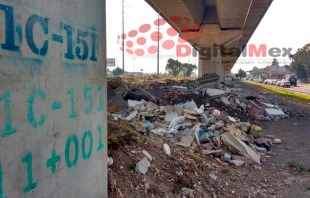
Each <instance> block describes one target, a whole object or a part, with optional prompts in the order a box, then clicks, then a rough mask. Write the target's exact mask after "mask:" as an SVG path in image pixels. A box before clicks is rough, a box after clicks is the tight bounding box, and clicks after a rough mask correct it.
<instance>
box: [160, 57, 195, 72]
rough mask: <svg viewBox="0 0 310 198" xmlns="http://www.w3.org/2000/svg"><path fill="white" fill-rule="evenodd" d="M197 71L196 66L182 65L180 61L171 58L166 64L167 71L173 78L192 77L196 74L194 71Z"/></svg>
mask: <svg viewBox="0 0 310 198" xmlns="http://www.w3.org/2000/svg"><path fill="white" fill-rule="evenodd" d="M195 69H197V66H196V65H193V64H189V63H181V62H179V61H178V60H174V59H172V58H169V59H168V61H167V64H166V71H167V72H168V74H169V75H172V76H179V75H182V76H187V77H190V76H191V75H192V74H194V70H195Z"/></svg>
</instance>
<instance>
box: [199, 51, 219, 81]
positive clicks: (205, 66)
mask: <svg viewBox="0 0 310 198" xmlns="http://www.w3.org/2000/svg"><path fill="white" fill-rule="evenodd" d="M213 50H216V52H214V53H210V54H207V55H204V56H202V55H201V54H199V64H198V77H201V76H202V75H203V74H212V73H216V74H218V75H220V74H221V73H222V70H223V67H222V64H221V50H220V48H215V49H213ZM220 76H221V75H220Z"/></svg>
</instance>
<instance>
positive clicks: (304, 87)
mask: <svg viewBox="0 0 310 198" xmlns="http://www.w3.org/2000/svg"><path fill="white" fill-rule="evenodd" d="M249 82H251V83H257V82H252V81H249ZM257 84H263V83H257ZM263 85H267V86H271V87H276V88H280V89H286V90H288V91H293V92H298V93H303V94H307V95H310V84H304V83H297V86H296V87H294V86H291V87H290V88H284V87H280V86H275V85H268V84H263Z"/></svg>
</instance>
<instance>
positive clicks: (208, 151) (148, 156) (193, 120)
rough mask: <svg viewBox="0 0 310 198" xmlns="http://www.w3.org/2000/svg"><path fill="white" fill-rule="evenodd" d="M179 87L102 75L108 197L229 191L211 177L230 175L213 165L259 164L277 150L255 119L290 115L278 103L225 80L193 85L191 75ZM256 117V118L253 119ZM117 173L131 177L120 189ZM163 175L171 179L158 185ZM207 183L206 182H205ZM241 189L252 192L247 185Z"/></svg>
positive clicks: (193, 194) (264, 161) (256, 165)
mask: <svg viewBox="0 0 310 198" xmlns="http://www.w3.org/2000/svg"><path fill="white" fill-rule="evenodd" d="M183 85H184V82H183V83H182V84H177V83H175V82H171V81H169V82H154V81H153V82H149V83H145V84H144V86H139V85H135V86H132V85H131V84H129V83H126V82H124V81H123V80H122V79H120V78H112V79H109V80H108V86H109V87H108V104H109V107H108V112H109V113H108V118H109V120H108V125H109V129H108V130H109V131H108V134H109V136H108V147H109V150H108V154H109V157H108V165H109V167H110V168H109V179H110V181H109V191H110V192H112V194H113V193H114V194H113V196H115V197H123V195H122V193H131V194H135V195H137V196H147V195H148V194H150V193H151V194H154V195H158V196H160V197H164V196H165V193H164V192H171V193H172V194H170V196H171V195H176V194H178V195H180V194H182V195H185V196H189V197H193V196H194V197H205V196H204V195H203V194H204V193H207V194H209V195H213V196H212V197H217V196H221V197H227V195H228V194H227V193H232V194H235V190H232V191H225V189H226V187H225V188H224V187H223V188H224V189H220V190H219V191H217V190H216V189H217V188H220V186H218V185H214V184H213V183H212V182H214V181H216V182H219V178H221V179H223V181H221V182H224V183H225V184H226V185H228V182H227V179H226V180H225V177H231V176H232V177H233V176H234V173H233V172H230V173H229V174H227V173H226V172H228V170H226V169H223V170H220V168H219V167H229V166H232V167H244V166H245V167H247V166H249V167H254V168H255V169H260V166H259V165H262V164H264V163H266V161H267V160H266V159H268V158H269V157H271V156H273V155H275V153H274V152H273V151H272V147H274V146H275V144H280V143H281V140H280V139H278V138H276V137H274V136H273V135H271V134H264V133H263V129H262V128H261V127H260V126H257V125H259V124H257V123H259V122H257V120H275V121H276V120H279V119H287V118H289V117H290V115H289V114H286V113H284V112H283V111H282V110H281V109H280V108H279V106H278V105H277V104H271V103H269V102H270V100H269V99H268V98H265V97H264V96H263V95H261V94H257V93H256V94H254V93H245V92H244V91H242V90H241V89H238V88H234V87H233V86H231V85H229V86H227V84H226V85H225V86H224V87H223V88H222V89H210V88H202V87H198V86H196V84H195V83H194V82H193V81H186V82H185V85H187V87H185V86H183ZM228 87H230V88H228ZM163 95H166V96H167V97H162V96H163ZM282 112H283V113H282ZM254 120H256V124H253V123H251V122H252V121H254ZM120 145H122V146H121V147H119V146H120ZM115 146H118V147H119V150H115V149H114V148H115ZM116 156H117V160H116V159H115V157H116ZM207 159H211V163H209V162H208V161H207ZM128 164H130V165H129V166H128ZM111 167H113V168H111ZM221 171H223V172H225V176H224V175H223V174H222V173H221ZM137 173H138V174H137ZM236 174H237V175H239V173H236ZM139 175H141V176H139ZM117 177H120V178H123V177H130V178H129V180H130V182H128V185H126V186H124V187H123V188H122V187H121V186H123V185H120V184H117V182H116V181H118V182H120V180H121V179H120V178H118V180H117ZM238 177H239V176H238ZM273 177H274V176H273ZM151 178H153V179H152V181H151ZM155 178H156V179H155ZM168 178H169V179H168ZM194 178H195V179H194ZM202 178H205V179H202ZM139 179H141V180H142V181H141V182H138V180H139ZM167 179H168V180H167ZM249 179H251V178H249ZM256 179H257V178H256ZM166 180H167V182H168V183H169V184H170V183H171V185H167V184H165V183H163V181H166ZM243 180H244V179H243ZM273 180H275V181H276V178H272V177H271V178H269V180H268V181H270V182H272V181H273ZM242 182H245V183H246V182H254V181H250V180H244V181H242ZM211 184H212V186H213V187H212V188H210V187H207V186H206V185H211ZM204 185H205V186H204ZM120 188H121V189H120ZM230 188H232V189H235V188H237V187H236V186H231V187H230ZM202 189H204V191H203V190H202ZM200 190H201V194H199V193H198V191H200ZM226 190H227V189H226ZM215 192H216V193H215ZM160 193H163V194H160ZM197 193H198V194H197ZM242 193H245V194H242V195H247V196H256V194H253V189H252V188H250V187H249V188H243V189H242ZM260 193H263V192H260ZM198 195H199V196H198ZM239 195H240V194H239ZM242 195H240V196H242ZM113 196H112V197H113Z"/></svg>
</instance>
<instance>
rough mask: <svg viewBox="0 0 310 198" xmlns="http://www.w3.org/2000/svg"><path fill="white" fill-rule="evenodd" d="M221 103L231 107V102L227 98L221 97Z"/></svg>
mask: <svg viewBox="0 0 310 198" xmlns="http://www.w3.org/2000/svg"><path fill="white" fill-rule="evenodd" d="M221 102H222V103H223V104H224V105H225V106H229V105H230V102H229V101H228V99H227V98H226V97H221Z"/></svg>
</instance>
